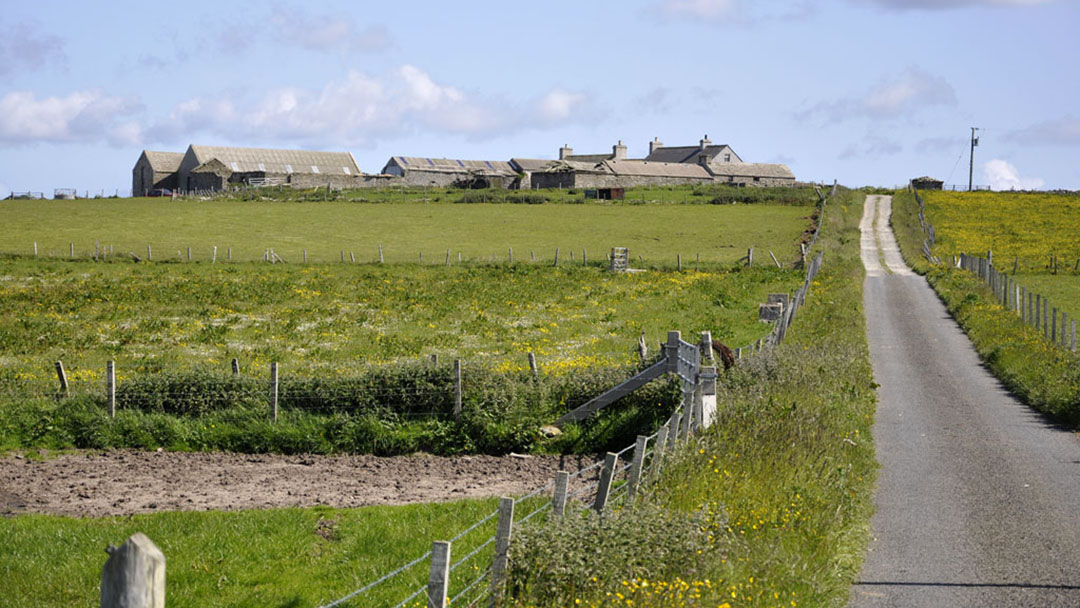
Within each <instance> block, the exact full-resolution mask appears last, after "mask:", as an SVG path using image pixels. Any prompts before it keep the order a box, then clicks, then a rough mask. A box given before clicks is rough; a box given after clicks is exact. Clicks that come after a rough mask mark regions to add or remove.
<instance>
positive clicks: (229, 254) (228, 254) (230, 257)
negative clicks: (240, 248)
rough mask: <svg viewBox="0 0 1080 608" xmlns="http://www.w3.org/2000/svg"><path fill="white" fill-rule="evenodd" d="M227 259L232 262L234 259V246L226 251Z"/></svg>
mask: <svg viewBox="0 0 1080 608" xmlns="http://www.w3.org/2000/svg"><path fill="white" fill-rule="evenodd" d="M225 259H226V260H229V261H230V262H231V261H232V247H229V249H228V250H227V251H226V254H225Z"/></svg>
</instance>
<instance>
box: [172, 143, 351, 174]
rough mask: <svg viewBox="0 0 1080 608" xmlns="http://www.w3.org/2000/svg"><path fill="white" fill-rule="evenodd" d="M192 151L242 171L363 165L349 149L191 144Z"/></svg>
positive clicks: (342, 169)
mask: <svg viewBox="0 0 1080 608" xmlns="http://www.w3.org/2000/svg"><path fill="white" fill-rule="evenodd" d="M191 151H192V152H193V153H194V154H195V159H196V160H197V161H198V162H199V164H203V163H206V162H207V161H209V160H210V159H212V158H216V159H218V160H220V161H221V162H222V163H224V164H225V166H227V167H230V168H232V169H233V170H234V171H236V172H238V173H254V172H262V171H265V172H266V173H312V174H314V173H321V174H330V175H360V174H361V172H360V167H358V166H357V165H356V160H355V159H353V156H352V154H350V153H348V152H319V151H314V150H271V149H265V148H231V147H224V146H195V145H193V146H191ZM234 163H235V164H234ZM260 167H262V168H260Z"/></svg>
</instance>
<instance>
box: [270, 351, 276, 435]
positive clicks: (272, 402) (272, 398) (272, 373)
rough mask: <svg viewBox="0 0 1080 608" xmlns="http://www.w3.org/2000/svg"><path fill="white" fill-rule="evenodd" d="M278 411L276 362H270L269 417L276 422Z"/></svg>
mask: <svg viewBox="0 0 1080 608" xmlns="http://www.w3.org/2000/svg"><path fill="white" fill-rule="evenodd" d="M277 412H278V363H277V361H273V362H271V363H270V419H271V420H273V421H274V422H277Z"/></svg>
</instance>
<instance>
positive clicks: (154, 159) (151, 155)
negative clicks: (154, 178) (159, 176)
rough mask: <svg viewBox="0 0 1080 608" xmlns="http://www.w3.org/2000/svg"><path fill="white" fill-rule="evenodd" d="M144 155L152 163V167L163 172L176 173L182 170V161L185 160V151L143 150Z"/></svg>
mask: <svg viewBox="0 0 1080 608" xmlns="http://www.w3.org/2000/svg"><path fill="white" fill-rule="evenodd" d="M143 156H145V157H146V161H147V162H148V163H150V168H151V169H153V170H154V171H160V172H163V173H175V172H177V171H179V170H180V162H181V161H183V160H184V153H183V152H156V151H154V150H143Z"/></svg>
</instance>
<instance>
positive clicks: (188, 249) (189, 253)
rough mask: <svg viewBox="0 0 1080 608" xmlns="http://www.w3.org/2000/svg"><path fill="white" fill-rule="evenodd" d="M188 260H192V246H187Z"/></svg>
mask: <svg viewBox="0 0 1080 608" xmlns="http://www.w3.org/2000/svg"><path fill="white" fill-rule="evenodd" d="M187 261H189V262H190V261H191V247H188V248H187Z"/></svg>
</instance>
